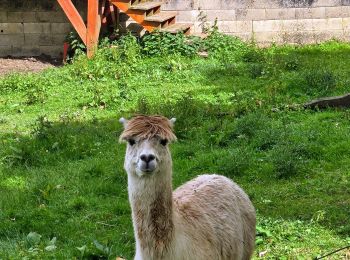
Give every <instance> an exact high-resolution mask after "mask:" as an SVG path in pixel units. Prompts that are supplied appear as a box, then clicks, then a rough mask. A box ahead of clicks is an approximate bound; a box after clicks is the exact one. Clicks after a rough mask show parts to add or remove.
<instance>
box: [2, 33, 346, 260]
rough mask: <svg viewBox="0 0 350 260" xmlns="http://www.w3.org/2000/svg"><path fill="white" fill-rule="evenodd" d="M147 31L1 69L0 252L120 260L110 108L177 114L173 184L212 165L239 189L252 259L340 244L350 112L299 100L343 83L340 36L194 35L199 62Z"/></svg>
mask: <svg viewBox="0 0 350 260" xmlns="http://www.w3.org/2000/svg"><path fill="white" fill-rule="evenodd" d="M163 40H164V39H163ZM166 40H167V38H166ZM152 41H154V39H151V40H150V41H149V42H148V43H147V44H143V45H142V44H141V45H142V46H147V48H148V49H147V51H145V49H142V48H146V47H139V45H138V44H137V43H136V41H135V40H134V39H132V38H130V37H129V38H124V40H123V41H122V43H119V47H118V48H112V49H110V48H101V50H100V51H99V53H98V54H97V56H96V57H95V58H94V59H92V60H86V58H85V57H84V56H79V57H78V58H76V59H75V61H74V62H73V64H71V65H67V66H65V67H62V68H58V69H50V70H47V71H44V72H42V73H39V74H27V75H17V74H14V75H9V76H6V77H3V78H1V79H0V91H1V96H0V259H21V258H27V259H51V258H56V259H71V258H81V257H83V258H86V259H96V258H99V257H100V258H110V259H113V258H115V257H116V256H122V257H125V258H127V259H131V258H132V256H133V254H134V251H133V250H134V237H133V230H132V224H131V216H130V214H131V212H130V207H129V203H128V200H127V189H126V187H127V184H126V181H127V179H126V174H125V173H124V171H123V160H124V149H125V148H124V145H122V144H119V143H118V136H119V134H120V132H121V126H120V125H119V123H118V118H119V117H121V116H124V117H129V116H131V115H133V114H137V113H145V114H155V113H160V114H163V115H165V116H168V117H173V116H174V117H176V118H177V122H176V126H175V131H176V134H177V136H178V139H179V140H178V142H177V143H175V144H173V145H172V147H171V150H172V154H173V161H174V186H175V187H177V186H179V185H181V184H182V183H184V182H185V181H188V180H190V179H191V178H193V177H195V176H196V175H198V174H201V173H208V172H216V173H219V174H223V175H226V176H228V177H230V178H232V179H233V180H235V181H236V182H237V183H238V184H240V185H241V186H242V187H243V188H244V189H245V190H246V192H247V193H248V194H249V195H250V197H251V199H252V201H253V204H254V205H255V207H256V210H257V214H258V232H257V248H256V253H255V256H256V257H258V255H259V253H262V254H263V255H264V257H266V258H268V259H276V258H280V259H295V258H298V259H299V258H300V259H310V258H311V257H315V256H317V255H320V254H323V253H326V252H328V251H332V250H333V249H336V248H340V247H342V246H344V245H347V244H349V243H350V223H349V218H350V196H349V194H350V188H349V187H350V171H349V166H350V159H349V158H350V149H349V148H350V121H349V119H350V111H349V110H348V109H326V110H322V111H312V110H304V109H303V107H302V104H303V103H304V102H307V101H309V100H311V99H314V98H318V97H321V96H325V95H338V94H343V93H347V92H350V85H349V83H350V82H349V81H350V79H349V73H350V70H349V68H350V45H348V44H345V43H338V42H330V43H325V44H322V45H313V46H305V47H301V48H295V47H289V46H285V47H271V48H268V49H257V48H256V47H254V46H249V45H245V44H243V43H241V42H239V41H238V40H237V39H234V38H230V37H225V36H220V35H215V37H212V38H210V39H209V40H206V42H204V43H197V42H196V44H198V46H197V45H196V46H197V47H198V48H206V49H207V50H208V52H209V58H208V59H203V58H200V57H196V56H191V52H192V49H191V48H197V47H196V46H192V47H191V48H190V49H188V48H187V47H186V46H187V45H182V44H183V43H181V42H180V43H176V44H179V46H180V47H181V48H180V47H179V46H178V49H179V50H177V49H176V48H175V49H176V50H177V51H173V52H172V51H169V50H172V49H171V48H169V50H168V49H164V50H162V51H161V52H160V53H159V52H157V50H158V49H157V48H154V49H152ZM222 43H225V44H226V45H225V44H222ZM168 44H169V43H168ZM157 46H159V43H157ZM150 50H151V51H150ZM31 232H32V233H31ZM33 232H35V233H33ZM53 238H56V241H55V239H54V240H52V239H53ZM50 241H51V242H50ZM344 254H345V253H344V252H340V253H338V254H336V255H333V258H334V259H340V258H342V257H344Z"/></svg>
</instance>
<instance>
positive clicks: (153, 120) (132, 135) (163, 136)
mask: <svg viewBox="0 0 350 260" xmlns="http://www.w3.org/2000/svg"><path fill="white" fill-rule="evenodd" d="M119 121H120V122H121V123H122V124H123V126H124V131H123V133H122V134H121V136H120V140H121V141H126V142H127V149H126V156H125V162H124V168H125V170H126V171H127V173H128V174H129V175H131V176H137V177H140V178H143V177H149V176H153V175H156V174H157V173H162V172H164V171H166V170H167V169H169V167H171V156H170V151H169V148H168V143H170V142H171V141H174V140H176V136H175V135H174V133H173V131H172V129H173V125H174V122H175V118H173V119H170V120H169V119H167V118H165V117H162V116H143V115H141V116H136V117H134V118H132V119H130V120H126V119H124V118H121V119H120V120H119Z"/></svg>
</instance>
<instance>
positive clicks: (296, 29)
mask: <svg viewBox="0 0 350 260" xmlns="http://www.w3.org/2000/svg"><path fill="white" fill-rule="evenodd" d="M163 9H164V10H178V11H179V15H178V17H177V21H180V22H192V23H193V24H194V26H193V28H192V31H193V32H195V33H200V32H202V29H203V26H204V27H205V26H206V27H208V26H212V25H213V24H214V21H215V19H217V21H218V22H217V25H218V27H219V30H220V31H222V32H224V33H227V34H231V35H235V36H238V37H241V38H242V39H244V40H248V41H250V40H254V41H256V42H257V43H259V44H260V45H270V44H272V43H277V44H283V43H295V44H308V43H318V42H322V41H326V40H330V39H332V38H335V39H339V40H343V41H348V40H349V39H350V0H166V1H165V5H164V6H163Z"/></svg>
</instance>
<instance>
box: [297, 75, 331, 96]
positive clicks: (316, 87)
mask: <svg viewBox="0 0 350 260" xmlns="http://www.w3.org/2000/svg"><path fill="white" fill-rule="evenodd" d="M304 77H305V81H306V84H307V86H306V87H307V92H308V93H314V92H319V93H320V94H323V93H327V92H328V91H330V90H332V89H334V88H335V86H336V84H337V79H336V77H335V75H334V74H333V72H331V71H327V70H318V69H313V70H310V71H308V72H306V73H305V74H304Z"/></svg>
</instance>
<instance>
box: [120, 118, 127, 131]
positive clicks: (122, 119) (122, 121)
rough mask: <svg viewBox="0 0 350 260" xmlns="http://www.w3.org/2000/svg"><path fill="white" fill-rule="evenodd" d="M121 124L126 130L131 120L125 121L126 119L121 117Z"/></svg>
mask: <svg viewBox="0 0 350 260" xmlns="http://www.w3.org/2000/svg"><path fill="white" fill-rule="evenodd" d="M119 122H120V123H121V124H122V125H123V127H124V129H125V128H126V125H127V124H128V122H129V120H127V119H125V118H124V117H121V118H120V119H119Z"/></svg>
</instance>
